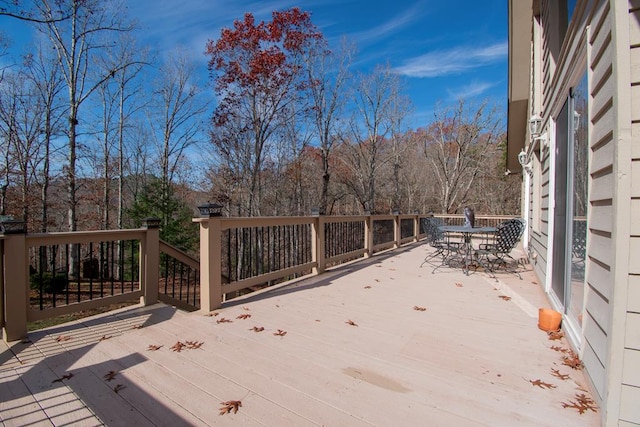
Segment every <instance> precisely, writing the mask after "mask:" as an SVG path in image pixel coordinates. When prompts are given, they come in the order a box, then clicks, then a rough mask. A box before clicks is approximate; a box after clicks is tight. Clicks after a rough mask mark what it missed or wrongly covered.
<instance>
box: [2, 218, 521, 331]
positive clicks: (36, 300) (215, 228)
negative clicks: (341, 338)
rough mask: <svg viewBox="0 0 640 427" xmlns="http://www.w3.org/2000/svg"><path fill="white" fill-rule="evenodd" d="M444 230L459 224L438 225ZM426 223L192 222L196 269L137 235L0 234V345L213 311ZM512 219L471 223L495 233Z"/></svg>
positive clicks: (400, 240)
mask: <svg viewBox="0 0 640 427" xmlns="http://www.w3.org/2000/svg"><path fill="white" fill-rule="evenodd" d="M436 216H439V217H443V218H444V219H445V221H446V222H447V223H448V224H458V223H462V221H463V217H462V216H461V215H448V216H443V215H436ZM425 217H426V216H425V215H418V214H415V215H375V216H371V215H366V216H335V217H329V216H309V217H256V218H222V217H212V218H196V219H194V222H197V223H198V224H199V225H200V260H197V259H195V258H193V257H191V256H189V255H188V254H186V253H184V252H182V251H180V250H178V249H176V248H174V247H172V246H170V245H169V244H167V243H165V242H163V241H161V240H160V239H159V229H158V228H157V227H158V221H157V220H154V221H152V220H150V221H148V222H147V223H146V224H145V226H144V227H143V228H140V229H133V230H107V231H91V232H69V233H36V234H26V233H25V232H18V233H7V232H5V234H4V235H3V234H0V255H1V256H0V271H1V272H2V274H0V296H1V297H2V301H1V304H0V326H1V327H2V331H3V339H4V340H5V341H11V340H16V339H21V338H23V337H25V336H26V333H27V323H28V322H30V321H35V320H42V319H46V318H50V317H55V316H59V315H64V314H70V313H74V312H78V311H83V310H89V309H95V308H102V307H108V306H109V305H111V304H117V303H122V302H125V301H132V300H133V301H136V300H139V301H140V302H141V303H142V304H145V305H149V304H154V303H156V302H157V301H158V300H160V301H164V302H167V303H169V304H173V305H176V306H179V307H181V308H185V309H198V308H200V309H201V310H203V311H207V312H208V311H211V310H214V309H216V308H219V307H220V306H221V305H222V303H223V302H224V301H225V300H226V299H229V298H233V297H236V296H237V295H239V294H242V293H246V292H250V291H254V290H256V289H259V288H263V287H267V286H270V285H273V284H276V283H280V282H284V281H287V280H290V279H293V278H296V277H301V276H305V275H311V274H320V273H322V272H324V271H325V269H327V268H330V267H333V266H335V265H338V264H341V263H344V262H349V261H353V260H357V259H360V258H367V257H370V256H372V255H373V254H375V253H377V252H380V251H384V250H390V249H394V248H397V247H400V246H402V245H404V244H407V243H410V242H417V241H419V240H421V239H423V238H424V237H425V236H426V235H425V231H424V227H423V221H421V220H422V219H423V218H425ZM507 218H511V217H510V216H509V217H507V216H504V217H496V216H492V217H490V216H481V215H479V216H477V217H476V224H477V225H496V224H497V223H499V222H501V221H503V220H505V219H507Z"/></svg>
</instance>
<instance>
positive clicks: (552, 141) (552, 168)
mask: <svg viewBox="0 0 640 427" xmlns="http://www.w3.org/2000/svg"><path fill="white" fill-rule="evenodd" d="M548 138H549V175H548V176H549V193H548V194H549V195H548V198H549V207H548V209H547V266H546V267H547V271H546V274H545V281H544V291H545V293H546V294H547V295H549V296H552V293H551V274H552V273H553V270H552V267H553V227H554V225H555V220H554V216H555V211H556V206H555V203H556V202H555V192H556V180H555V175H556V122H555V120H554V119H551V120H550V121H549V133H548ZM555 301H556V307H555V309H558V307H559V305H560V301H559V300H558V299H557V298H556V299H555ZM552 302H553V301H552Z"/></svg>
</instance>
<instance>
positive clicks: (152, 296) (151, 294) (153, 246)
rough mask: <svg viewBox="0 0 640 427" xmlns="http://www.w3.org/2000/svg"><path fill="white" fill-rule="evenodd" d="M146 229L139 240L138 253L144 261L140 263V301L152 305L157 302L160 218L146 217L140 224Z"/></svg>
mask: <svg viewBox="0 0 640 427" xmlns="http://www.w3.org/2000/svg"><path fill="white" fill-rule="evenodd" d="M142 227H143V228H146V229H147V232H146V233H145V237H144V239H142V240H141V241H140V254H141V258H140V259H143V260H144V262H141V263H140V285H141V286H142V292H143V293H142V297H140V302H141V303H142V304H144V305H152V304H155V303H157V302H158V286H159V279H160V220H159V219H157V218H147V219H145V220H144V223H143V224H142Z"/></svg>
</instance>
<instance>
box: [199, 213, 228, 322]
mask: <svg viewBox="0 0 640 427" xmlns="http://www.w3.org/2000/svg"><path fill="white" fill-rule="evenodd" d="M194 221H195V222H198V223H200V310H201V311H203V312H207V313H208V312H210V311H213V310H215V309H217V308H220V307H221V306H222V262H221V259H222V249H221V247H220V245H221V242H220V238H221V224H220V217H210V218H197V219H195V220H194Z"/></svg>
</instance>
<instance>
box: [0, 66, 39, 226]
mask: <svg viewBox="0 0 640 427" xmlns="http://www.w3.org/2000/svg"><path fill="white" fill-rule="evenodd" d="M2 89H3V92H4V96H2V99H3V101H2V102H0V122H2V128H3V129H5V131H4V132H3V133H5V135H6V139H7V141H8V146H7V148H8V151H9V152H10V156H12V158H13V164H14V165H15V170H13V174H15V176H16V181H17V182H16V184H17V186H18V187H19V189H20V195H21V200H20V210H21V215H22V219H23V220H24V221H27V222H28V221H29V220H30V206H31V205H32V203H31V202H32V201H31V200H30V196H31V191H30V189H31V185H32V184H33V183H34V180H35V176H36V172H37V169H38V166H39V164H40V162H41V160H42V156H41V145H40V130H41V128H42V117H43V108H44V106H43V104H42V103H41V100H40V98H39V97H38V95H37V93H35V90H34V86H33V84H31V81H29V80H28V79H26V78H25V75H24V74H23V73H17V74H16V73H12V74H9V75H7V76H5V79H4V81H3V82H2Z"/></svg>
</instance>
